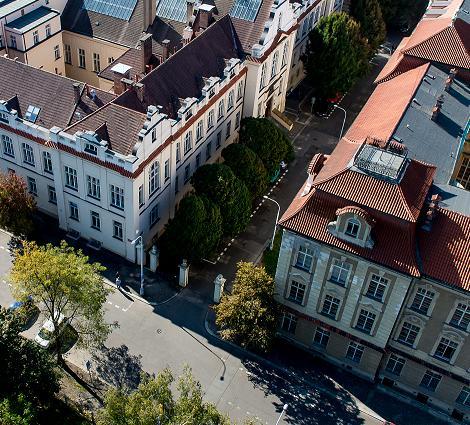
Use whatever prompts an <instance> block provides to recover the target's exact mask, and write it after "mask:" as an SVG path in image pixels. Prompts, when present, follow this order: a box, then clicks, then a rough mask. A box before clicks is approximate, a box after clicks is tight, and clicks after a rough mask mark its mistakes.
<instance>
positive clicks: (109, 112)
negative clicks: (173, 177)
mask: <svg viewBox="0 0 470 425" xmlns="http://www.w3.org/2000/svg"><path fill="white" fill-rule="evenodd" d="M145 121H146V115H145V114H142V113H140V112H137V111H133V110H130V109H127V108H124V107H122V106H119V105H116V104H115V103H108V104H107V105H105V106H104V107H102V108H101V109H99V110H98V111H96V112H94V113H93V114H91V115H89V116H88V117H86V118H85V119H83V120H81V121H79V122H77V123H75V124H73V125H72V126H70V127H68V128H67V132H68V133H70V134H73V133H75V132H76V131H93V132H97V133H98V134H99V135H101V136H104V135H106V134H108V135H109V140H108V142H109V149H111V150H113V151H114V152H117V153H120V154H122V155H129V154H131V153H132V148H133V147H134V146H135V144H136V143H137V142H138V141H139V138H138V133H139V131H140V130H141V129H142V127H143V125H144V122H145Z"/></svg>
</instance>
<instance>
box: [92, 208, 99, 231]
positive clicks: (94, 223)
mask: <svg viewBox="0 0 470 425" xmlns="http://www.w3.org/2000/svg"><path fill="white" fill-rule="evenodd" d="M90 216H91V227H92V228H93V229H95V230H101V219H100V215H99V214H98V213H97V212H96V211H90Z"/></svg>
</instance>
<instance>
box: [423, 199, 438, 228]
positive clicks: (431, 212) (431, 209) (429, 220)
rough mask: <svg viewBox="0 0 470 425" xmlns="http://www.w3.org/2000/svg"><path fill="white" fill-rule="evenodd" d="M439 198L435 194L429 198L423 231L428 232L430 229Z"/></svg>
mask: <svg viewBox="0 0 470 425" xmlns="http://www.w3.org/2000/svg"><path fill="white" fill-rule="evenodd" d="M440 200H441V197H440V196H439V195H437V194H435V195H432V196H431V202H430V203H429V205H428V209H427V211H426V214H425V216H424V223H423V226H422V228H423V230H426V231H428V232H429V231H430V230H431V227H432V221H433V219H434V216H435V215H436V210H437V207H438V206H439V201H440Z"/></svg>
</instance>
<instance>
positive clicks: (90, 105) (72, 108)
mask: <svg viewBox="0 0 470 425" xmlns="http://www.w3.org/2000/svg"><path fill="white" fill-rule="evenodd" d="M0 69H1V70H2V72H0V99H2V100H6V101H8V100H9V99H11V98H13V97H15V96H16V97H17V104H18V107H19V110H18V114H19V116H20V117H23V116H24V114H25V113H26V111H27V109H28V106H30V105H32V106H36V107H38V108H40V111H39V115H38V118H37V120H36V124H39V125H41V126H43V127H45V128H51V127H53V126H58V127H61V128H65V127H67V126H68V125H69V124H70V123H71V122H73V121H74V120H75V119H76V118H77V117H78V116H79V115H78V114H80V117H81V118H83V117H85V116H86V115H88V114H90V113H92V112H93V111H96V110H97V109H98V108H100V107H101V106H103V105H104V104H106V103H108V102H110V101H111V100H112V99H114V98H115V96H114V95H113V94H110V93H106V92H104V91H102V90H99V89H97V88H90V90H95V93H96V98H95V99H92V98H91V97H88V96H87V94H86V89H85V85H84V84H83V83H79V82H78V81H75V80H71V79H69V78H66V77H62V76H59V75H56V74H52V73H49V72H46V71H43V70H40V69H37V68H33V67H31V66H29V65H25V64H24V63H21V62H16V61H14V60H11V59H6V58H4V57H0ZM75 83H77V84H79V85H80V94H81V96H80V100H79V102H78V105H76V104H75V91H74V84H75ZM76 113H78V114H76Z"/></svg>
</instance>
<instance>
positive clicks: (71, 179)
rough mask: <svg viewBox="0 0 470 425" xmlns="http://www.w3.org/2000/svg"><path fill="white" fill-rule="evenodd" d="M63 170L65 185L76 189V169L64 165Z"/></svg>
mask: <svg viewBox="0 0 470 425" xmlns="http://www.w3.org/2000/svg"><path fill="white" fill-rule="evenodd" d="M64 170H65V186H67V187H70V188H71V189H75V190H77V189H78V180H77V170H74V169H73V168H71V167H67V166H65V167H64Z"/></svg>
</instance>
